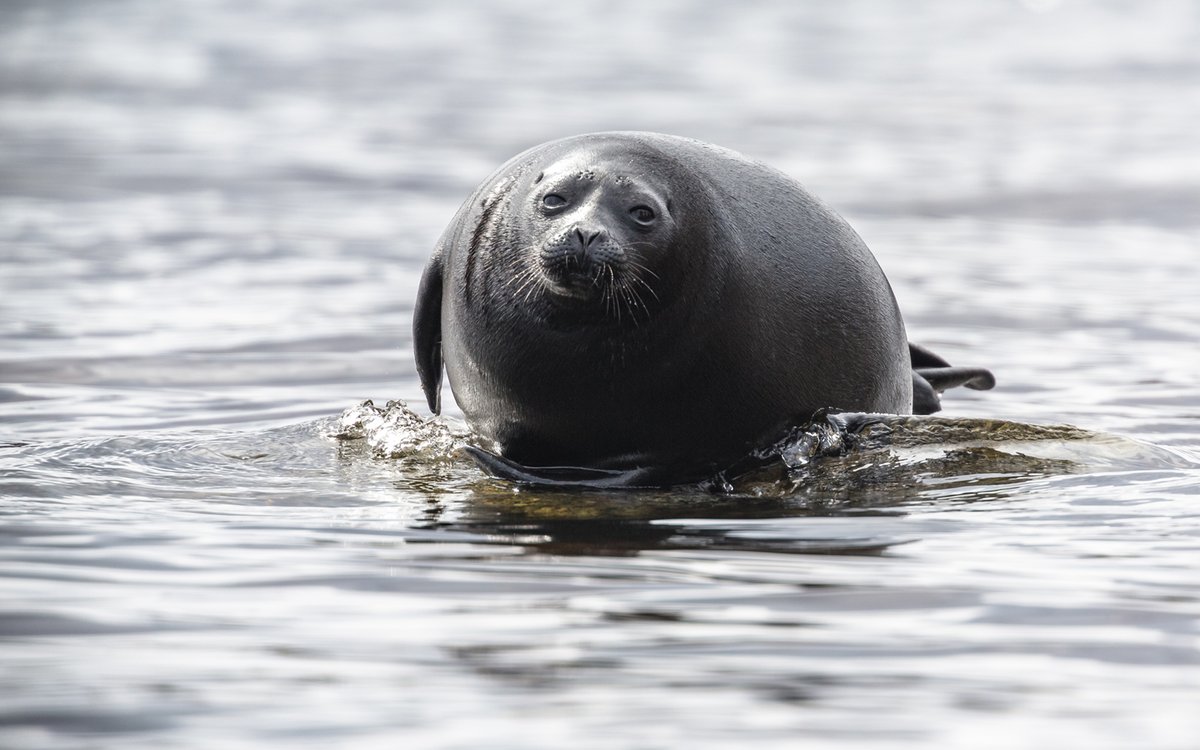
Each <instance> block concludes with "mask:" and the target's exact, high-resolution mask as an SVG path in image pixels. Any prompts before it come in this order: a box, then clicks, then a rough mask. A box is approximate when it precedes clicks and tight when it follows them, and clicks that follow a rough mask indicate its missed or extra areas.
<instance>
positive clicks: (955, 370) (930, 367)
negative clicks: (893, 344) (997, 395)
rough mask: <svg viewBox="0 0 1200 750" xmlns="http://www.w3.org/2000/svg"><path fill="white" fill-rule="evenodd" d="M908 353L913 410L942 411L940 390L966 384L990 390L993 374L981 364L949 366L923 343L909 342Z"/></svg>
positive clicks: (922, 411) (918, 411) (993, 381)
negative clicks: (974, 365)
mask: <svg viewBox="0 0 1200 750" xmlns="http://www.w3.org/2000/svg"><path fill="white" fill-rule="evenodd" d="M908 356H909V359H910V360H911V361H912V368H913V414H933V413H934V412H937V411H941V409H942V400H941V396H940V395H939V394H941V393H942V392H943V391H946V390H949V389H951V388H957V387H959V386H966V387H967V388H972V389H974V390H977V391H987V390H991V389H992V388H993V387H995V385H996V378H995V376H993V375H992V373H991V372H990V371H988V370H985V369H984V368H982V367H952V366H951V365H950V363H949V362H947V361H946V360H944V359H942V358H941V357H939V356H938V355H936V354H934V353H933V352H931V351H929V350H928V349H926V348H925V347H923V346H918V345H917V344H913V343H910V344H909V345H908Z"/></svg>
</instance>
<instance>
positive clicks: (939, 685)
mask: <svg viewBox="0 0 1200 750" xmlns="http://www.w3.org/2000/svg"><path fill="white" fill-rule="evenodd" d="M1052 6H1053V7H1052ZM468 11H469V12H468ZM1198 13H1200V11H1198V10H1197V8H1196V7H1195V6H1194V5H1193V4H1191V3H1188V2H1185V1H1184V0H1177V1H1171V0H1163V1H1162V2H1155V3H1111V4H1105V5H1097V4H1086V5H1085V4H1082V3H1061V4H1057V5H1054V4H1047V3H1025V4H1021V3H1008V2H1000V1H999V0H996V1H994V2H987V3H975V4H969V5H966V4H964V5H951V4H935V3H932V2H930V3H905V4H900V5H896V4H887V3H878V2H867V1H865V0H864V1H863V2H853V3H840V4H836V5H832V4H831V5H828V6H826V5H815V4H804V5H801V4H788V3H761V4H755V5H754V7H752V8H748V7H744V6H742V5H737V4H731V3H730V4H707V5H705V7H704V10H703V11H700V10H698V6H695V5H694V4H689V3H661V4H655V5H654V6H652V7H645V6H636V7H635V6H633V5H624V4H621V3H618V4H616V5H613V4H611V3H600V2H587V3H574V4H570V5H560V6H553V7H551V6H546V5H545V4H539V3H532V2H512V3H506V4H505V5H504V6H503V7H499V6H495V5H492V4H484V3H469V4H465V5H459V6H454V8H451V7H450V6H445V5H428V4H427V5H417V4H408V3H400V4H393V3H381V2H374V1H373V0H356V1H355V2H350V3H340V4H338V5H337V6H336V7H335V6H319V5H317V4H313V3H292V4H276V3H254V4H246V3H232V2H215V3H204V4H183V5H181V4H170V5H163V4H159V3H153V2H146V1H145V0H122V1H119V2H109V3H75V4H44V3H23V2H17V3H8V4H5V5H4V7H3V8H0V164H3V167H2V168H0V169H2V170H3V171H2V176H0V425H2V427H0V497H2V498H3V499H2V502H0V514H3V517H2V518H0V746H6V747H8V746H11V747H22V748H26V747H28V748H43V747H44V748H76V747H110V746H111V747H116V746H119V747H135V748H136V747H155V748H158V747H166V746H172V747H197V748H211V747H230V748H236V747H262V746H264V745H286V746H289V747H293V746H294V747H305V746H314V747H330V746H354V747H374V746H380V747H382V746H387V747H392V746H395V744H396V743H397V742H403V743H404V744H406V745H411V746H415V747H438V748H467V747H481V746H487V747H522V748H528V747H565V746H572V747H592V746H600V745H604V746H606V747H608V746H616V747H679V746H683V745H687V746H695V747H728V746H734V745H737V746H740V745H743V744H748V743H750V742H753V743H754V744H756V745H758V746H766V747H776V746H778V747H784V746H786V747H793V746H795V745H796V743H797V742H806V743H809V744H813V743H816V744H818V745H828V746H831V747H836V746H840V747H872V748H887V747H909V748H911V747H922V748H924V747H967V746H970V747H1005V748H1025V747H1037V746H1044V745H1047V744H1050V743H1051V742H1054V743H1057V744H1060V745H1069V746H1084V745H1087V746H1089V747H1096V748H1105V747H1108V748H1127V747H1155V748H1180V749H1181V750H1182V749H1183V748H1190V747H1192V746H1194V738H1195V737H1196V736H1200V719H1198V718H1197V716H1196V713H1195V709H1194V706H1195V699H1196V696H1197V695H1198V694H1200V646H1198V643H1200V583H1198V580H1200V579H1198V578H1197V576H1196V569H1195V563H1194V561H1195V560H1196V559H1197V552H1200V512H1198V511H1197V505H1196V500H1197V495H1198V494H1200V474H1198V472H1197V470H1196V469H1195V468H1192V467H1190V466H1189V465H1188V464H1187V462H1186V461H1185V462H1182V463H1171V462H1169V461H1168V462H1166V463H1163V462H1162V461H1158V460H1148V457H1147V455H1146V454H1141V453H1137V451H1134V455H1133V457H1132V458H1130V457H1129V456H1128V455H1125V454H1121V456H1118V455H1117V454H1116V453H1114V452H1113V451H1114V450H1116V449H1115V448H1114V445H1120V446H1126V447H1128V446H1130V445H1134V443H1130V442H1120V441H1122V440H1125V438H1119V439H1118V438H1113V439H1114V440H1116V441H1118V442H1115V443H1103V444H1101V443H1095V444H1090V443H1085V444H1084V448H1083V449H1081V450H1077V451H1074V452H1066V453H1064V452H1062V450H1061V448H1062V446H1058V447H1057V448H1055V451H1057V452H1053V455H1051V456H1050V458H1052V459H1054V460H1071V461H1076V462H1081V463H1080V464H1079V465H1076V466H1075V467H1074V468H1072V469H1071V470H1069V471H1068V470H1065V469H1063V467H1062V466H1061V465H1059V464H1055V463H1049V464H1047V463H1045V462H1044V459H1045V457H1039V456H1037V455H1035V456H1034V457H1033V458H1030V459H1029V460H1017V459H1006V461H1005V462H999V463H998V462H997V461H996V459H995V456H990V455H988V456H985V457H984V458H983V459H980V455H979V454H978V453H975V454H972V453H970V452H967V453H961V452H959V453H955V452H953V451H952V452H951V453H950V454H948V455H944V456H939V455H938V452H937V451H936V450H935V451H933V452H932V453H928V454H927V453H925V452H923V451H924V449H922V450H920V451H914V452H910V453H908V454H904V455H902V456H901V458H902V460H901V462H900V465H901V466H903V467H907V468H905V470H904V471H901V472H897V471H896V470H895V467H894V466H892V467H891V468H889V467H888V466H886V465H882V464H875V463H874V462H869V461H867V462H859V463H855V461H854V460H853V459H852V458H851V459H849V460H847V461H845V462H840V463H839V462H833V463H830V464H828V465H826V466H825V467H824V468H823V469H821V470H820V471H819V472H818V473H816V474H814V475H813V477H812V481H810V482H804V483H801V485H800V486H797V487H796V488H795V491H794V492H790V493H782V494H781V493H778V492H776V493H775V494H772V493H771V492H769V491H762V490H763V488H762V487H759V488H757V490H755V489H754V488H746V491H745V492H742V493H741V494H737V495H735V496H732V497H725V496H720V495H713V494H711V493H704V492H699V491H695V490H677V491H674V492H665V493H625V494H611V493H599V492H590V493H589V492H576V493H547V492H539V491H533V490H529V489H515V488H513V487H511V486H508V485H504V484H502V483H497V482H493V481H489V480H485V479H482V478H481V477H480V476H479V475H478V473H476V472H475V470H474V469H473V468H471V467H470V466H469V465H465V464H462V463H460V462H454V461H429V460H426V459H420V458H418V459H383V458H378V457H375V456H373V455H372V453H371V451H370V450H369V449H367V447H366V446H364V445H363V443H362V441H351V442H346V441H336V440H333V439H331V438H329V437H328V432H329V431H330V430H331V429H332V427H331V424H332V422H331V420H332V418H333V417H336V415H338V414H339V413H341V411H342V410H343V409H346V408H347V407H350V406H352V405H353V404H356V403H358V402H360V401H362V400H363V399H365V398H374V399H376V401H377V403H383V402H384V401H386V400H387V399H390V398H406V399H408V400H409V401H410V402H413V403H417V402H419V401H420V399H419V388H418V385H417V382H416V379H415V374H414V371H413V367H412V364H411V345H410V342H409V339H408V333H407V329H408V325H409V315H410V313H411V304H412V299H413V296H414V292H415V285H416V281H417V278H418V274H419V271H420V268H421V266H422V264H423V263H424V260H425V257H426V256H427V254H428V251H429V249H430V248H431V246H432V244H433V242H434V240H435V239H436V236H437V235H438V233H439V232H440V230H441V228H442V227H443V226H444V224H445V223H446V222H447V221H448V220H449V218H450V216H451V214H452V213H453V211H454V210H455V208H456V207H457V203H458V202H459V201H460V200H461V199H462V198H463V197H464V196H465V195H466V194H467V193H468V192H469V190H470V188H471V187H473V185H474V184H475V183H476V182H477V181H478V180H479V179H481V178H482V177H483V176H484V175H485V174H486V173H487V172H489V171H490V170H491V169H492V168H494V167H495V166H496V165H497V164H499V163H500V162H501V161H503V160H504V159H505V158H507V157H508V156H510V155H511V154H513V153H515V152H516V151H518V150H520V149H522V148H524V147H526V146H529V145H531V144H533V143H536V142H538V141H541V140H545V139H547V138H550V137H556V136H560V135H565V134H569V133H573V132H582V131H588V130H598V129H607V128H623V129H652V130H660V131H665V132H673V133H679V134H683V135H690V136H694V137H699V138H702V139H705V140H710V141H713V142H717V143H720V144H722V145H726V146H729V147H732V148H735V149H738V150H741V151H743V152H746V153H748V154H750V155H753V156H757V157H759V158H762V159H765V160H767V161H769V162H771V163H772V164H775V165H776V166H779V167H780V168H782V169H784V170H785V171H788V172H790V173H792V174H794V175H796V176H798V177H799V178H801V179H802V180H803V181H804V182H805V183H806V184H807V185H808V186H809V187H811V188H812V189H813V190H814V192H816V193H818V194H819V195H821V196H822V197H824V198H825V199H826V200H828V201H829V202H830V203H831V204H833V205H834V206H835V207H837V208H838V209H839V210H840V211H841V212H842V213H843V214H844V215H846V216H847V218H848V219H849V220H850V221H851V223H852V224H853V225H854V226H855V227H856V228H857V229H858V230H859V231H860V233H862V234H863V236H864V237H865V238H866V239H867V241H868V244H870V245H871V247H872V248H873V249H874V251H875V253H876V254H877V256H878V257H879V259H880V262H881V264H882V265H883V267H884V269H885V270H886V271H887V273H888V275H889V278H890V279H891V280H892V283H893V286H894V288H895V290H896V294H897V297H898V299H899V300H900V304H901V307H902V309H903V311H904V313H905V319H906V322H907V325H908V328H909V331H910V335H911V336H912V338H913V339H914V340H917V341H920V342H922V343H927V344H929V345H930V346H931V347H933V348H934V349H935V350H937V351H939V352H940V353H942V354H945V355H946V356H947V357H948V358H949V359H951V361H962V362H967V363H972V364H976V363H977V364H981V365H986V366H989V367H991V368H992V369H993V370H994V371H995V372H996V375H997V379H998V381H999V386H998V388H997V390H995V391H992V392H989V393H972V392H965V393H954V394H953V395H951V396H949V397H948V398H947V412H946V414H947V416H949V417H974V418H981V419H1005V420H1012V421H1015V422H1031V423H1038V424H1072V425H1078V426H1080V427H1083V428H1086V429H1087V430H1092V431H1098V432H1100V433H1103V434H1106V435H1121V436H1129V437H1130V438H1133V439H1135V440H1138V441H1144V442H1145V443H1150V444H1156V445H1158V446H1166V447H1167V448H1169V449H1170V450H1171V451H1174V452H1175V454H1174V455H1179V456H1184V457H1188V456H1191V457H1194V456H1195V455H1196V452H1197V451H1198V450H1200V388H1198V386H1197V379H1196V373H1197V371H1200V348H1198V347H1197V346H1196V342H1197V340H1200V305H1197V304H1196V302H1195V292H1194V289H1196V288H1197V287H1198V286H1200V283H1198V282H1200V262H1198V259H1200V247H1198V246H1197V241H1196V228H1197V224H1198V217H1200V186H1198V185H1197V182H1196V177H1195V176H1196V174H1198V173H1200V144H1198V143H1197V141H1196V140H1195V135H1194V132H1193V131H1194V124H1195V122H1196V121H1197V119H1198V115H1200V100H1197V99H1196V97H1195V96H1194V95H1193V92H1194V91H1195V90H1196V86H1197V84H1198V83H1200V81H1198V80H1197V79H1198V78H1200V53H1198V52H1197V50H1198V49H1200V45H1196V44H1194V37H1195V34H1196V29H1197V28H1200V15H1198ZM568 51H569V52H568ZM959 447H961V446H959ZM1010 447H1011V446H1010ZM1018 452H1019V451H1018ZM943 453H944V451H943ZM1155 455H1158V454H1155ZM1027 458H1028V457H1027ZM1101 459H1103V460H1101ZM1118 459H1119V460H1118ZM1037 461H1043V462H1042V463H1037ZM905 462H907V463H905Z"/></svg>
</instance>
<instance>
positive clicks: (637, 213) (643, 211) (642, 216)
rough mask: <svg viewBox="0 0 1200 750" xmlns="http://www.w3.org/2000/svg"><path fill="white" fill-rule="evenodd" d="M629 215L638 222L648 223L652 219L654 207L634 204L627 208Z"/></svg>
mask: <svg viewBox="0 0 1200 750" xmlns="http://www.w3.org/2000/svg"><path fill="white" fill-rule="evenodd" d="M629 215H630V216H632V217H633V220H634V221H636V222H637V223H638V224H649V223H650V222H652V221H654V209H653V208H650V207H649V206H634V207H633V208H631V209H629Z"/></svg>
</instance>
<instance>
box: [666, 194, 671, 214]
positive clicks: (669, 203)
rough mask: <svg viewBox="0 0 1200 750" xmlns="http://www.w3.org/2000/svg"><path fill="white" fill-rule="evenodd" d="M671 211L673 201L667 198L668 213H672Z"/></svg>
mask: <svg viewBox="0 0 1200 750" xmlns="http://www.w3.org/2000/svg"><path fill="white" fill-rule="evenodd" d="M670 211H671V199H670V198H667V212H668V213H670Z"/></svg>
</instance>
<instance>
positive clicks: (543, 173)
mask: <svg viewBox="0 0 1200 750" xmlns="http://www.w3.org/2000/svg"><path fill="white" fill-rule="evenodd" d="M545 176H546V173H545V172H538V176H537V177H536V178H535V179H534V181H533V184H534V185H536V184H538V183H539V182H541V181H542V178H543V177H545Z"/></svg>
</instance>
